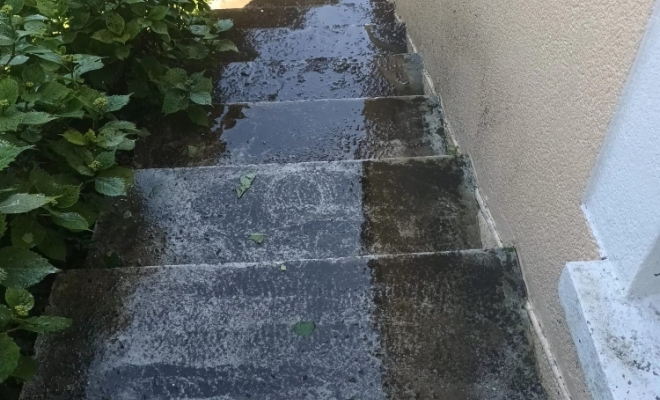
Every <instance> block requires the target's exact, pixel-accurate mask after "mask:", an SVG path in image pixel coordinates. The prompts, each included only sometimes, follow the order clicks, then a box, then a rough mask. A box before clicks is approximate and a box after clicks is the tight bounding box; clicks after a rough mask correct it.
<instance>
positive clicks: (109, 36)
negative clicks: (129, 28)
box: [92, 29, 115, 44]
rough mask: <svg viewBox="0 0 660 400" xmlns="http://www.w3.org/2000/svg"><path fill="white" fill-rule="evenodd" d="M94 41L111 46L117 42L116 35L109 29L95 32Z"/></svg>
mask: <svg viewBox="0 0 660 400" xmlns="http://www.w3.org/2000/svg"><path fill="white" fill-rule="evenodd" d="M92 39H94V40H98V41H99V42H103V43H108V44H111V43H113V42H114V41H115V34H114V33H112V31H111V30H109V29H99V30H98V31H96V32H94V34H93V35H92Z"/></svg>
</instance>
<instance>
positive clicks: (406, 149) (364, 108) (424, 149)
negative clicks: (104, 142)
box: [134, 96, 447, 169]
mask: <svg viewBox="0 0 660 400" xmlns="http://www.w3.org/2000/svg"><path fill="white" fill-rule="evenodd" d="M210 120H211V121H212V128H211V129H209V128H203V127H197V128H193V129H191V126H190V122H189V120H188V118H187V117H186V116H185V115H184V116H172V117H169V118H165V119H163V118H162V117H160V116H159V117H158V118H155V120H154V121H152V122H151V123H150V124H148V125H147V127H148V128H149V130H150V131H151V132H157V134H154V135H151V136H149V137H147V138H145V139H143V140H141V141H139V142H138V145H137V148H136V150H135V156H134V165H135V166H136V167H137V168H140V169H144V168H165V167H196V166H213V165H225V164H261V163H293V162H305V161H337V160H354V159H357V160H359V159H383V158H397V157H420V156H433V155H443V154H445V153H446V149H447V141H446V138H445V135H444V129H443V121H442V116H441V113H440V109H439V104H438V102H437V100H436V99H434V98H428V97H422V96H420V97H402V98H381V99H356V100H321V101H312V102H285V103H280V102H275V103H253V104H231V105H222V104H220V105H216V106H215V107H214V108H213V111H212V114H211V116H210ZM189 146H193V152H192V153H191V152H190V150H189Z"/></svg>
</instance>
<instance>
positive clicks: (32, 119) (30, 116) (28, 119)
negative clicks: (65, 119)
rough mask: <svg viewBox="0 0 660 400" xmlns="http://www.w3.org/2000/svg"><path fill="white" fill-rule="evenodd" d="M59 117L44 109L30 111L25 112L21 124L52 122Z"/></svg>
mask: <svg viewBox="0 0 660 400" xmlns="http://www.w3.org/2000/svg"><path fill="white" fill-rule="evenodd" d="M54 119H57V117H55V116H53V115H50V114H48V113H45V112H42V111H30V112H27V113H24V114H23V118H22V120H21V124H24V125H42V124H45V123H46V122H50V121H52V120H54Z"/></svg>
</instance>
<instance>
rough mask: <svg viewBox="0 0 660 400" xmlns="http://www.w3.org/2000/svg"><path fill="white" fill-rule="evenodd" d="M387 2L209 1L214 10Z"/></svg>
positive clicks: (379, 1)
mask: <svg viewBox="0 0 660 400" xmlns="http://www.w3.org/2000/svg"><path fill="white" fill-rule="evenodd" d="M390 3H391V2H390V1H389V0H211V1H210V4H211V8H212V9H214V10H223V9H242V8H277V7H303V8H310V7H322V6H328V5H345V4H346V5H358V6H361V7H375V6H377V5H381V4H390Z"/></svg>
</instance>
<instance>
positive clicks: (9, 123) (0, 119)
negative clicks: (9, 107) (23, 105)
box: [0, 112, 24, 132]
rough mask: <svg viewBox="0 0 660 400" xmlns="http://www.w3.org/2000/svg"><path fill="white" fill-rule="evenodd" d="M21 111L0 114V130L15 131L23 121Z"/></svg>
mask: <svg viewBox="0 0 660 400" xmlns="http://www.w3.org/2000/svg"><path fill="white" fill-rule="evenodd" d="M23 115H24V114H23V113H22V112H13V113H11V114H9V113H7V114H5V115H2V116H0V132H15V131H16V130H17V129H18V126H19V125H20V124H21V121H23Z"/></svg>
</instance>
